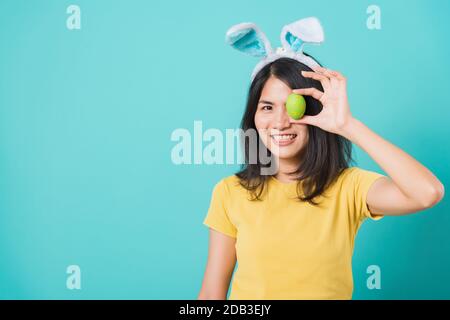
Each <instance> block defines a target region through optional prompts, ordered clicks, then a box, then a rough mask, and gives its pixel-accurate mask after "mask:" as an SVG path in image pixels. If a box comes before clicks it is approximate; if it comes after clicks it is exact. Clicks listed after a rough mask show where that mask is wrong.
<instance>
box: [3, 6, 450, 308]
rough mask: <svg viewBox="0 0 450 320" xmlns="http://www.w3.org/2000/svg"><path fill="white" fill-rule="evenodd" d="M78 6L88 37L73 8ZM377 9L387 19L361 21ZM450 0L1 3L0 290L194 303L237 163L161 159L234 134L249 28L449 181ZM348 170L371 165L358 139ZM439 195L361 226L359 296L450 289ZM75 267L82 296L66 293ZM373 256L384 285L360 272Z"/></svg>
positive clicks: (446, 293)
mask: <svg viewBox="0 0 450 320" xmlns="http://www.w3.org/2000/svg"><path fill="white" fill-rule="evenodd" d="M70 4H76V5H78V6H80V8H81V30H72V31H71V30H68V29H67V28H66V19H67V18H68V16H69V15H68V14H66V8H67V7H68V6H69V5H70ZM370 4H377V5H379V6H380V8H381V19H382V22H381V23H382V29H381V30H369V29H367V27H366V19H367V14H366V8H367V7H368V5H370ZM448 12H450V3H449V2H448V1H433V2H432V1H387V0H380V1H376V2H372V1H345V3H344V2H342V1H331V0H330V1H299V0H296V1H277V2H274V1H257V0H252V1H245V2H243V1H237V0H227V1H221V2H218V1H137V0H133V1H129V0H127V1H124V0H123V1H106V0H102V1H99V0H95V1H93V0H89V1H88V0H76V1H75V0H74V1H63V0H61V1H57V0H53V1H50V0H49V1H28V0H21V1H18V0H2V1H0V41H1V45H0V177H1V179H0V298H2V299H121V298H124V299H195V298H196V297H197V294H198V291H199V289H200V285H201V280H202V276H203V272H204V267H205V262H206V255H207V240H208V232H207V228H206V227H204V226H203V225H202V221H203V218H204V216H205V214H206V210H207V209H208V206H209V201H210V196H211V190H212V187H213V186H214V184H215V183H216V182H217V181H219V180H220V179H221V178H222V177H224V176H227V175H230V174H232V173H234V172H235V171H236V170H237V168H238V166H237V165H205V164H204V165H180V166H176V165H174V164H172V162H171V150H172V148H173V147H174V145H175V144H176V143H175V142H172V141H171V140H170V136H171V133H172V131H173V130H175V129H177V128H187V129H189V130H190V131H191V132H192V130H193V122H194V120H202V121H203V128H204V130H206V129H208V128H218V129H220V130H222V131H224V130H225V129H226V128H236V127H238V125H239V121H240V118H241V114H242V112H243V110H244V104H245V97H246V94H247V88H248V85H249V77H250V73H251V70H252V69H253V67H254V65H255V64H256V62H257V59H256V58H252V57H249V56H245V55H243V54H241V53H239V52H237V51H235V50H233V49H231V48H230V47H228V46H227V45H226V44H225V42H224V36H225V32H226V30H227V29H228V28H229V27H230V26H231V25H233V24H236V23H239V22H244V21H252V22H255V23H257V24H258V25H259V26H260V27H261V28H262V29H263V30H264V32H265V33H266V34H267V36H268V37H269V39H270V40H271V42H272V44H273V46H279V45H280V43H279V33H280V31H281V28H282V26H283V25H284V24H286V23H290V22H292V21H294V20H297V19H299V18H303V17H307V16H311V15H314V16H317V17H318V18H319V19H320V20H321V22H322V24H323V27H324V30H325V39H326V40H325V43H324V44H323V45H321V46H309V47H307V48H306V51H307V52H309V53H311V54H313V55H314V56H315V57H316V58H317V59H318V60H319V61H320V62H321V63H323V64H324V65H325V66H326V67H329V68H332V69H336V70H339V71H341V72H342V73H344V74H345V75H346V76H347V78H348V83H349V85H348V87H349V99H350V104H351V110H352V112H353V114H354V116H355V117H357V118H359V119H360V120H362V121H363V122H364V123H365V124H366V125H368V126H369V127H370V128H372V129H373V130H374V131H375V132H377V133H379V134H380V135H382V136H383V137H384V138H386V139H388V140H389V141H391V142H393V143H395V144H396V145H398V146H399V147H401V148H402V149H403V150H405V151H406V152H408V153H409V154H411V155H412V156H413V157H415V158H416V159H418V160H419V161H420V162H422V163H423V164H424V165H425V166H427V167H428V168H429V169H430V170H432V171H433V172H434V173H435V174H436V176H438V177H439V179H440V180H441V181H442V182H443V183H444V185H445V186H448V185H449V182H450V181H449V179H450V176H449V175H450V169H449V165H448V164H449V162H450V154H449V148H448V146H449V144H448V138H449V137H450V126H449V125H448V121H449V116H450V111H449V110H450V109H449V105H450V96H449V95H448V87H449V81H448V74H449V71H450V62H449V59H448V57H449V56H450V45H449V41H448V31H449V30H450V21H449V20H448ZM355 152H356V159H357V161H358V166H360V167H362V168H365V169H369V170H375V171H378V172H382V171H381V170H380V168H379V167H378V166H377V165H376V164H375V163H374V161H373V160H371V159H370V158H369V157H368V155H367V154H365V153H364V152H363V151H362V150H360V149H359V148H355ZM449 228H450V218H449V201H448V197H447V196H446V197H445V198H444V199H443V200H442V202H440V203H439V204H438V205H437V206H436V207H434V208H432V209H430V210H426V211H423V212H421V213H418V214H413V215H410V216H406V217H400V218H389V217H387V218H385V219H383V220H382V221H380V222H372V221H368V222H366V223H365V224H364V225H363V227H362V228H361V230H360V233H359V235H358V238H357V242H356V248H355V254H354V260H353V264H354V268H353V270H354V281H355V290H354V298H355V299H378V298H386V299H410V298H414V299H418V298H425V299H431V298H446V299H448V298H450V273H449V270H450V234H449V232H448V230H449ZM71 264H76V265H79V266H80V268H81V271H82V275H81V282H82V289H81V290H68V289H67V288H66V278H67V276H68V275H67V274H66V268H67V266H68V265H71ZM372 264H375V265H379V266H380V267H381V272H382V280H381V285H382V288H381V290H368V289H367V287H366V279H367V277H368V275H367V274H366V268H367V267H368V266H369V265H372Z"/></svg>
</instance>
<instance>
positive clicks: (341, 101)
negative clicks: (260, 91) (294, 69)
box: [290, 67, 352, 134]
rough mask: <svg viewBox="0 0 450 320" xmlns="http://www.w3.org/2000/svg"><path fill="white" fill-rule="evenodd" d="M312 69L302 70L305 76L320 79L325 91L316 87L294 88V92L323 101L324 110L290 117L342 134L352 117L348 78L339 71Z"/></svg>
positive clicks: (294, 121)
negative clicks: (297, 117) (309, 114)
mask: <svg viewBox="0 0 450 320" xmlns="http://www.w3.org/2000/svg"><path fill="white" fill-rule="evenodd" d="M313 70H314V72H312V71H302V75H303V76H304V77H305V78H311V79H315V80H318V81H320V83H321V84H322V87H323V89H324V92H322V91H320V90H317V89H316V88H304V89H294V90H293V93H297V94H301V95H307V96H312V97H313V98H314V99H317V100H319V101H320V102H321V103H322V106H323V109H322V111H321V112H320V113H319V114H317V115H315V116H307V115H305V116H303V118H301V119H299V120H294V119H290V122H291V123H294V124H295V123H300V124H309V125H313V126H317V127H319V128H321V129H322V130H325V131H328V132H331V133H336V134H340V132H342V130H344V128H345V126H346V125H347V124H348V123H349V122H350V120H351V119H352V114H351V113H350V106H349V104H348V99H347V80H346V79H345V77H344V76H343V75H342V74H340V73H339V72H337V71H332V70H329V69H326V68H322V67H315V68H313Z"/></svg>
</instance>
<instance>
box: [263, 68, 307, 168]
mask: <svg viewBox="0 0 450 320" xmlns="http://www.w3.org/2000/svg"><path fill="white" fill-rule="evenodd" d="M291 93H292V88H290V87H289V86H287V85H286V84H285V83H284V82H283V81H281V80H279V79H278V78H275V77H274V76H271V77H270V78H269V79H268V80H267V82H266V84H265V85H264V88H263V90H262V92H261V97H260V98H259V102H258V105H257V109H256V114H255V126H256V129H257V131H258V134H259V136H260V138H261V140H262V142H263V143H264V145H265V146H266V148H267V149H269V150H270V152H271V153H272V154H274V155H275V156H277V157H278V158H279V159H280V160H297V161H299V160H300V159H299V154H300V153H301V151H302V150H303V148H304V147H305V146H306V143H307V142H308V128H307V125H305V124H291V123H290V122H289V115H288V114H287V111H286V107H285V102H286V99H287V97H288V95H289V94H291Z"/></svg>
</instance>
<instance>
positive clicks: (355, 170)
mask: <svg viewBox="0 0 450 320" xmlns="http://www.w3.org/2000/svg"><path fill="white" fill-rule="evenodd" d="M382 176H384V175H383V174H381V173H378V172H375V171H371V170H367V169H363V168H361V167H357V166H354V167H348V168H345V169H344V170H342V171H341V173H340V174H339V177H338V178H337V180H338V181H340V184H341V185H342V184H345V185H348V184H359V183H361V182H364V181H369V182H370V181H372V180H374V179H377V178H379V177H382Z"/></svg>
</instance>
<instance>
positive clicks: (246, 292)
mask: <svg viewBox="0 0 450 320" xmlns="http://www.w3.org/2000/svg"><path fill="white" fill-rule="evenodd" d="M383 176H384V175H382V174H379V173H376V172H373V171H367V170H363V169H360V168H358V167H352V168H348V169H345V170H344V171H343V172H342V173H341V174H340V176H339V177H338V179H337V180H335V182H334V183H333V184H332V185H330V187H329V188H328V189H327V190H326V191H325V195H327V197H324V195H321V196H319V197H317V198H316V199H315V200H316V202H317V201H319V202H320V203H321V207H320V208H319V207H316V206H313V205H311V204H309V203H307V202H299V201H298V200H296V196H297V193H296V182H291V183H283V182H281V181H279V180H277V179H276V178H274V177H271V178H270V179H269V182H268V185H267V187H268V188H265V190H266V191H264V193H263V195H262V199H263V200H262V201H258V200H255V201H250V200H249V199H250V196H249V194H248V192H247V190H246V189H245V188H243V187H242V186H240V185H239V180H238V178H237V177H236V176H235V175H233V176H229V177H226V178H224V179H222V180H221V181H220V182H219V183H217V184H216V186H215V187H214V190H213V194H212V198H211V203H210V207H209V210H208V213H207V215H206V218H205V220H204V222H203V223H204V224H205V225H207V226H209V227H210V228H212V229H214V230H217V231H219V232H221V233H224V234H226V235H228V236H230V237H233V238H236V256H237V268H236V270H235V273H234V275H233V280H232V283H231V292H230V296H229V299H231V300H232V299H351V297H352V292H353V277H352V266H351V262H352V255H353V247H354V239H355V236H356V233H357V231H358V229H359V227H360V225H361V223H362V222H363V221H364V219H365V218H372V219H375V220H378V219H381V217H382V216H380V215H379V216H373V215H372V214H371V213H370V211H369V209H368V207H367V204H366V196H367V192H368V190H369V187H370V186H371V184H372V183H373V182H374V181H375V180H376V179H378V178H380V177H383Z"/></svg>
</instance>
